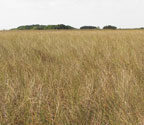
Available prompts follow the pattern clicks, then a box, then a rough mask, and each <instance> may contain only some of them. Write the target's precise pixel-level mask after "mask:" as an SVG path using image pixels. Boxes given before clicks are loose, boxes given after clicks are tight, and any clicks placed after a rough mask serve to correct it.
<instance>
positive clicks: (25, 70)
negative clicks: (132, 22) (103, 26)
mask: <svg viewBox="0 0 144 125" xmlns="http://www.w3.org/2000/svg"><path fill="white" fill-rule="evenodd" d="M143 124H144V31H142V30H133V31H129V30H127V31H126V30H117V31H109V30H108V31H74V30H73V31H8V32H7V31H6V32H0V125H143Z"/></svg>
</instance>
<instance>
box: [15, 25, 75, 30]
mask: <svg viewBox="0 0 144 125" xmlns="http://www.w3.org/2000/svg"><path fill="white" fill-rule="evenodd" d="M16 29H17V30H48V29H74V28H73V27H71V26H68V25H67V26H66V25H64V24H58V25H39V24H37V25H26V26H19V27H18V28H16Z"/></svg>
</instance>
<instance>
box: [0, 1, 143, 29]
mask: <svg viewBox="0 0 144 125" xmlns="http://www.w3.org/2000/svg"><path fill="white" fill-rule="evenodd" d="M143 13H144V0H0V29H9V28H14V27H17V26H20V25H30V24H66V25H71V26H74V27H77V28H78V27H80V26H83V25H94V26H100V27H103V26H104V25H109V24H110V25H115V26H117V27H120V28H135V27H144V14H143Z"/></svg>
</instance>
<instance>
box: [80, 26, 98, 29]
mask: <svg viewBox="0 0 144 125" xmlns="http://www.w3.org/2000/svg"><path fill="white" fill-rule="evenodd" d="M80 29H100V28H99V27H95V26H82V27H80Z"/></svg>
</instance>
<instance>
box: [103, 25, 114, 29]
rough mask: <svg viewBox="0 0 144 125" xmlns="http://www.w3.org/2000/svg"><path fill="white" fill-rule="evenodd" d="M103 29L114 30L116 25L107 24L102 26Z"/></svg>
mask: <svg viewBox="0 0 144 125" xmlns="http://www.w3.org/2000/svg"><path fill="white" fill-rule="evenodd" d="M103 29H112V30H115V29H117V27H116V26H111V25H108V26H104V27H103Z"/></svg>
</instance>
